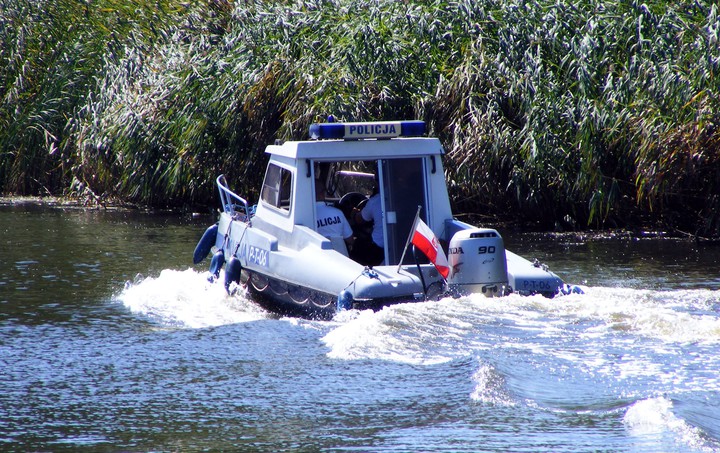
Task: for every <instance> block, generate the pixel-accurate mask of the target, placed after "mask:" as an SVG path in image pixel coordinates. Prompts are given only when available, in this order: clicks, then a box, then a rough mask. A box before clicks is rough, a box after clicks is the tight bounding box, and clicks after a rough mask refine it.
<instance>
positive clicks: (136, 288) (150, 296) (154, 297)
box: [117, 269, 269, 328]
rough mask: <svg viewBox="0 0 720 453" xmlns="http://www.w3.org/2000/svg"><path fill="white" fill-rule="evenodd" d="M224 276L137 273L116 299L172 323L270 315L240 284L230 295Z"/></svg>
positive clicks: (236, 320)
mask: <svg viewBox="0 0 720 453" xmlns="http://www.w3.org/2000/svg"><path fill="white" fill-rule="evenodd" d="M222 278H223V275H222V274H221V275H220V281H219V282H218V281H216V282H209V281H208V280H207V273H206V272H197V271H195V270H193V269H187V270H184V271H178V270H171V269H165V270H163V271H162V272H161V273H160V275H159V276H157V277H142V276H138V277H136V278H135V281H133V282H128V283H126V284H125V288H124V289H123V290H122V292H121V293H120V294H119V295H118V296H117V300H119V301H120V302H121V303H122V304H123V305H125V306H126V307H127V308H128V309H130V311H132V312H133V313H137V314H139V315H142V316H144V317H146V318H147V319H149V320H151V321H153V322H155V323H157V324H161V325H164V326H171V327H180V328H203V327H215V326H221V325H226V324H236V323H242V322H249V321H256V320H259V319H266V318H268V317H269V315H268V313H267V312H265V311H264V310H262V309H261V308H259V307H258V306H257V305H255V304H254V303H253V302H252V301H251V300H249V299H248V298H247V297H246V295H245V292H244V290H242V289H241V288H236V289H235V291H234V292H233V294H232V295H228V293H227V292H226V291H225V287H224V286H223V284H222V283H221V282H222V281H223V280H222Z"/></svg>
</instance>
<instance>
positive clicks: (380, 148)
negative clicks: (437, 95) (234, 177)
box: [255, 121, 452, 265]
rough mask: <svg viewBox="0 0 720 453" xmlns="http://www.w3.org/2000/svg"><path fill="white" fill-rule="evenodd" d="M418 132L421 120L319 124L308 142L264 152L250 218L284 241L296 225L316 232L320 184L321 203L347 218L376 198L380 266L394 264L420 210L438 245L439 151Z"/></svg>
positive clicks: (442, 189)
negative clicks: (263, 171)
mask: <svg viewBox="0 0 720 453" xmlns="http://www.w3.org/2000/svg"><path fill="white" fill-rule="evenodd" d="M424 129H425V127H424V122H422V121H398V122H382V123H342V124H340V123H323V124H316V125H313V129H311V137H312V138H313V139H314V140H312V141H288V142H285V143H282V144H279V145H270V146H268V147H267V148H266V152H267V153H269V154H270V162H269V164H268V167H267V171H266V174H265V180H264V182H263V185H262V188H261V192H260V200H259V203H258V206H257V208H256V213H255V216H256V218H261V219H263V221H266V222H268V223H270V224H273V225H274V226H276V227H277V228H280V229H282V230H285V231H286V232H287V233H288V235H289V234H291V233H292V230H293V228H294V226H295V225H303V226H306V227H308V228H311V229H316V228H317V224H318V223H317V222H318V219H317V218H316V210H315V203H316V201H317V199H316V193H318V191H317V190H316V189H318V188H317V187H316V185H318V184H322V185H323V186H324V187H323V188H322V189H324V192H325V193H326V194H327V198H326V201H327V202H329V203H332V204H334V205H335V206H336V207H339V208H340V209H341V210H343V212H344V213H345V214H346V216H348V217H349V212H350V210H352V208H354V207H357V206H358V205H361V204H362V202H363V200H366V199H367V198H369V197H370V196H371V195H372V194H373V191H377V192H379V196H380V200H381V204H382V212H383V224H382V228H383V233H384V234H383V236H384V238H385V244H384V247H385V262H384V264H385V265H397V264H399V262H400V259H401V257H402V256H403V250H404V248H405V245H406V242H407V238H408V235H409V234H410V230H411V228H412V225H413V220H414V218H415V215H416V213H417V211H418V207H420V218H421V219H423V221H424V222H425V223H426V224H427V225H428V226H429V227H430V228H431V229H432V230H433V231H434V233H435V235H436V236H438V237H440V238H447V235H446V234H444V233H445V232H444V231H443V230H444V228H445V220H446V219H451V218H452V213H451V209H450V203H449V200H448V194H447V188H446V185H445V175H444V172H443V167H442V162H441V156H442V154H443V148H442V146H441V144H440V141H439V140H438V139H437V138H427V137H422V136H421V135H423V134H424V133H425V130H424ZM445 240H447V239H445ZM409 259H410V257H409V256H407V257H406V258H405V259H404V261H405V264H406V263H408V262H410V261H409Z"/></svg>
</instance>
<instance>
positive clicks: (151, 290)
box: [0, 203, 720, 452]
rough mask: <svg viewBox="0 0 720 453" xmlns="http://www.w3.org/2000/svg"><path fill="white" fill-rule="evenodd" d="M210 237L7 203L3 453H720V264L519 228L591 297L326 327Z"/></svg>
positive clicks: (171, 220)
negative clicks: (250, 276)
mask: <svg viewBox="0 0 720 453" xmlns="http://www.w3.org/2000/svg"><path fill="white" fill-rule="evenodd" d="M208 222H210V223H211V222H212V219H211V218H200V219H194V218H191V217H183V216H173V215H159V214H137V213H135V214H131V213H127V212H103V211H88V210H83V209H68V208H58V207H55V208H42V209H41V208H37V207H35V206H33V205H12V206H11V205H8V204H7V203H6V204H5V205H0V232H1V233H2V239H0V244H2V245H1V246H0V263H2V266H1V267H0V450H4V451H37V450H40V451H197V450H215V451H218V450H236V451H363V452H364V451H394V452H418V451H450V452H463V451H467V452H477V451H502V452H507V451H511V452H563V451H567V452H579V451H627V452H686V451H691V452H692V451H702V452H705V451H720V316H719V315H718V311H719V309H720V279H719V278H718V275H720V269H719V267H720V265H719V264H718V260H717V258H718V256H720V249H716V248H713V247H705V248H703V247H698V246H696V245H695V244H693V243H691V242H688V241H680V240H663V239H651V240H642V241H637V240H630V239H607V240H598V239H592V240H587V239H583V238H571V239H568V238H561V239H549V238H547V237H545V236H537V235H523V234H519V233H506V234H504V235H505V237H506V242H507V244H508V248H511V249H512V250H513V251H515V252H517V253H519V254H521V255H523V256H527V257H529V258H536V257H537V258H540V259H541V261H544V262H545V263H546V264H548V265H549V266H550V267H551V268H552V269H554V270H556V271H557V272H558V273H560V274H561V275H562V276H563V277H565V278H566V280H568V281H570V282H572V283H580V284H583V285H586V287H587V294H585V295H570V296H564V297H559V298H555V299H546V298H543V297H542V296H537V297H520V296H514V295H511V296H508V297H504V298H498V299H487V298H485V297H483V296H472V297H465V298H460V299H444V300H440V301H437V302H427V303H418V304H405V305H397V306H393V307H390V308H386V309H385V310H382V311H380V312H368V311H363V312H358V311H350V312H346V313H343V314H342V315H341V316H338V317H337V318H336V319H334V320H332V321H308V320H300V319H294V318H279V317H276V316H273V315H270V314H268V313H266V312H265V311H263V310H262V309H260V308H258V307H257V306H256V305H255V304H254V303H253V302H252V301H251V300H249V299H248V297H246V295H245V292H244V290H243V289H242V288H237V290H236V292H235V294H234V295H232V296H229V295H227V294H226V293H225V291H224V288H222V285H221V284H211V283H209V282H207V280H206V278H205V277H206V275H205V274H206V266H207V265H208V264H209V263H207V262H206V263H203V264H201V265H198V266H197V267H192V266H190V264H189V263H190V262H191V255H192V251H193V248H194V245H195V242H196V241H197V239H198V238H199V236H200V235H201V234H202V232H203V231H204V228H205V226H207V225H208V224H209V223H208ZM137 274H142V275H137Z"/></svg>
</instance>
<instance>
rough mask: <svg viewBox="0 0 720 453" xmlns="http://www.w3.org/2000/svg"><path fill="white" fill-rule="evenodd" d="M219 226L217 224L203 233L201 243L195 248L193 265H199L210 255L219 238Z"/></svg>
mask: <svg viewBox="0 0 720 453" xmlns="http://www.w3.org/2000/svg"><path fill="white" fill-rule="evenodd" d="M217 231H218V226H217V223H216V224H215V225H213V226H211V227H208V229H207V230H205V233H203V235H202V237H201V238H200V241H199V242H198V243H197V246H195V252H194V253H193V264H198V263H200V262H201V261H202V260H204V259H205V258H207V256H208V254H210V249H211V248H212V246H213V245H214V244H215V240H216V238H217Z"/></svg>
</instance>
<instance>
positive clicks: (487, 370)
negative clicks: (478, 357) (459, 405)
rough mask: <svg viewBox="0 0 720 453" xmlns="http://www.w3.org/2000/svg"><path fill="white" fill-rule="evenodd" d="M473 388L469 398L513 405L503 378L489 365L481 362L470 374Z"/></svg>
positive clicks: (488, 402) (497, 404) (482, 401)
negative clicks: (471, 374)
mask: <svg viewBox="0 0 720 453" xmlns="http://www.w3.org/2000/svg"><path fill="white" fill-rule="evenodd" d="M472 381H473V382H474V383H475V388H474V389H473V391H472V393H471V394H470V399H472V400H474V401H478V402H481V403H485V404H492V405H496V406H515V404H516V403H515V401H513V399H512V397H511V396H510V394H509V393H508V391H507V389H506V388H505V380H504V379H503V377H502V375H500V374H498V373H497V372H496V371H495V370H494V369H493V368H492V367H491V366H489V365H487V364H481V365H480V367H479V368H478V369H477V370H476V371H475V373H474V374H473V376H472Z"/></svg>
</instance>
